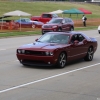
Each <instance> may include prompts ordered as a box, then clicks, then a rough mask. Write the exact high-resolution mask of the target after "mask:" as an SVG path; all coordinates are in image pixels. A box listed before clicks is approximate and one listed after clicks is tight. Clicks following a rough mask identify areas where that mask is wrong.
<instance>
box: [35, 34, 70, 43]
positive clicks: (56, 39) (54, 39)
mask: <svg viewBox="0 0 100 100" xmlns="http://www.w3.org/2000/svg"><path fill="white" fill-rule="evenodd" d="M69 37H70V36H69V35H66V34H52V33H51V34H44V35H43V36H42V37H41V38H40V39H39V40H38V41H37V42H46V43H59V44H68V41H69Z"/></svg>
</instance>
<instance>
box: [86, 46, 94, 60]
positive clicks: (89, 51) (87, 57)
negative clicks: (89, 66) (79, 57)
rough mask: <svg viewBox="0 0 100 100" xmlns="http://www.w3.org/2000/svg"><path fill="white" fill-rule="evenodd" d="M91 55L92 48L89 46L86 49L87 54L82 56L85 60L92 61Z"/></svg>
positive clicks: (92, 52) (92, 53)
mask: <svg viewBox="0 0 100 100" xmlns="http://www.w3.org/2000/svg"><path fill="white" fill-rule="evenodd" d="M93 55H94V50H93V48H92V47H89V49H88V51H87V55H86V56H85V57H84V60H85V61H92V60H93Z"/></svg>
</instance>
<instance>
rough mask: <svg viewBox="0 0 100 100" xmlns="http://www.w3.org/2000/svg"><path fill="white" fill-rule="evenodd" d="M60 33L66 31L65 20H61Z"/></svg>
mask: <svg viewBox="0 0 100 100" xmlns="http://www.w3.org/2000/svg"><path fill="white" fill-rule="evenodd" d="M62 31H66V21H65V19H63V20H62Z"/></svg>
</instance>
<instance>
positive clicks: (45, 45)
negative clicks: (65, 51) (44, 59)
mask: <svg viewBox="0 0 100 100" xmlns="http://www.w3.org/2000/svg"><path fill="white" fill-rule="evenodd" d="M63 46H64V44H57V43H41V42H35V43H31V44H26V45H23V46H21V47H20V48H19V49H26V50H38V51H41V50H47V49H48V50H54V49H57V48H61V47H63Z"/></svg>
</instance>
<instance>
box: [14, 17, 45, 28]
mask: <svg viewBox="0 0 100 100" xmlns="http://www.w3.org/2000/svg"><path fill="white" fill-rule="evenodd" d="M15 22H16V23H17V24H19V26H20V25H21V27H23V28H41V26H42V25H43V24H44V23H42V22H40V21H32V20H30V19H29V18H21V19H18V20H16V21H15Z"/></svg>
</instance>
